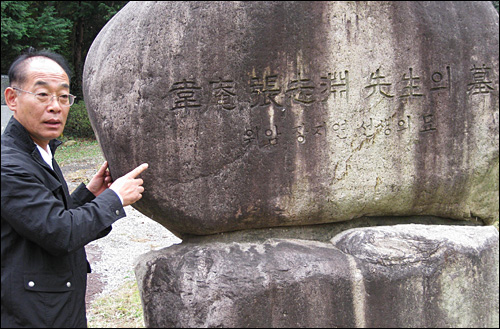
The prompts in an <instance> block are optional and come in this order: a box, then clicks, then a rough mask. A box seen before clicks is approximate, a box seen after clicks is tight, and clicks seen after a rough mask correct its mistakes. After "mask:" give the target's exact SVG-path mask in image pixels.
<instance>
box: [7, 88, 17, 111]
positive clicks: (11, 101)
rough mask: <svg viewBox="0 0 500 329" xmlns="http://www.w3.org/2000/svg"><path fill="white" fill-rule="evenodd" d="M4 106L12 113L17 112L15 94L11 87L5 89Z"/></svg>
mask: <svg viewBox="0 0 500 329" xmlns="http://www.w3.org/2000/svg"><path fill="white" fill-rule="evenodd" d="M4 96H5V104H7V106H8V107H9V109H10V110H11V111H13V112H16V111H17V92H16V91H15V90H14V89H12V87H7V88H6V89H5V92H4Z"/></svg>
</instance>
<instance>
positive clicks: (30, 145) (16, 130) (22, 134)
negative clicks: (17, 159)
mask: <svg viewBox="0 0 500 329" xmlns="http://www.w3.org/2000/svg"><path fill="white" fill-rule="evenodd" d="M4 135H6V136H10V137H11V138H13V139H14V143H16V144H17V145H18V146H19V147H20V148H21V149H22V150H23V151H25V152H28V153H32V152H33V151H35V150H36V144H35V142H33V139H31V137H30V135H29V133H28V131H27V130H26V128H24V126H23V125H22V124H21V123H19V121H17V120H16V119H14V117H13V116H12V117H11V118H10V121H9V123H8V124H7V127H5V131H4ZM61 144H62V142H61V141H59V140H57V139H53V140H51V141H50V142H49V147H50V150H51V151H52V154H55V152H56V149H57V147H58V146H59V145H61Z"/></svg>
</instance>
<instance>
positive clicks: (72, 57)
mask: <svg viewBox="0 0 500 329" xmlns="http://www.w3.org/2000/svg"><path fill="white" fill-rule="evenodd" d="M126 3H127V1H2V2H1V8H2V39H1V44H2V50H1V55H2V63H1V71H2V74H7V72H8V70H9V66H10V64H11V63H12V61H13V60H14V59H15V58H16V57H17V56H18V55H20V54H21V53H22V51H23V50H24V49H27V48H29V47H33V48H35V49H40V50H41V49H47V50H52V51H55V52H58V53H60V54H61V55H63V56H64V57H65V58H66V59H67V61H68V63H69V64H70V66H71V68H72V70H73V72H74V77H73V79H72V81H71V83H72V86H71V92H72V94H74V95H76V96H78V97H79V98H83V97H82V96H83V93H82V90H81V80H82V73H83V63H84V60H85V57H86V56H87V52H88V49H89V48H90V46H91V44H92V42H93V41H94V39H95V37H96V36H97V34H98V33H99V31H100V30H101V29H102V27H103V26H104V25H105V24H106V23H107V22H108V21H109V20H110V19H111V17H113V15H114V14H116V13H117V12H118V10H120V9H121V8H122V7H123V6H124V5H125V4H126Z"/></svg>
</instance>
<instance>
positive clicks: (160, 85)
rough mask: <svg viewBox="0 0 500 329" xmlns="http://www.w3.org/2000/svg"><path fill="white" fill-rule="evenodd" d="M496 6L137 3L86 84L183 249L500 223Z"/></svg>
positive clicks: (100, 118)
mask: <svg viewBox="0 0 500 329" xmlns="http://www.w3.org/2000/svg"><path fill="white" fill-rule="evenodd" d="M498 40H499V38H498V13H497V12H496V11H495V9H494V7H493V6H492V4H491V3H489V2H465V1H460V2H402V1H397V2H381V1H373V2H372V1H368V2H344V1H328V2H308V1H300V2H295V1H276V2H275V1H266V2H245V1H244V2H236V1H235V2H232V1H231V2H224V1H223V2H211V1H210V2H209V1H207V2H203V1H185V2H170V1H165V2H163V1H160V2H147V1H143V2H130V3H128V4H127V5H126V6H125V7H124V8H123V9H122V10H121V11H120V12H118V13H117V14H116V15H115V16H114V17H113V19H112V20H110V22H109V23H108V24H107V25H106V26H105V27H104V28H103V29H102V31H101V32H100V33H99V35H98V36H97V38H96V39H95V41H94V43H93V44H92V47H91V49H90V50H89V53H88V56H87V59H86V62H85V69H84V77H83V86H84V98H85V103H86V106H87V109H88V111H89V116H90V119H91V123H92V126H93V128H94V130H95V133H96V136H97V138H98V140H99V143H100V145H101V147H102V150H103V153H104V155H105V157H106V159H107V160H108V162H109V165H110V169H111V173H112V175H113V177H115V178H116V177H119V176H121V175H123V174H125V173H127V172H128V171H130V170H132V169H133V168H134V167H136V166H138V165H139V164H141V163H143V162H147V163H149V165H150V167H149V169H148V170H147V171H146V172H145V173H144V174H143V175H142V178H143V179H144V181H145V183H144V186H145V188H146V192H145V193H144V195H143V199H141V200H140V201H139V202H138V203H136V204H135V205H134V207H136V208H137V209H138V210H140V211H141V212H142V213H144V214H146V215H147V216H149V217H150V218H152V219H153V220H155V221H157V222H159V223H160V224H162V225H164V226H165V227H166V228H168V229H169V230H170V231H172V232H173V233H174V234H176V235H178V236H180V237H182V236H188V235H206V234H214V233H219V232H228V231H234V230H243V229H250V228H265V227H277V226H291V225H311V224H320V223H329V222H339V221H346V220H352V219H355V218H360V217H362V216H411V215H430V216H438V217H444V218H453V219H457V220H480V221H483V222H485V223H487V224H490V223H492V222H494V221H495V220H498V201H499V200H498V168H499V167H498V153H499V152H498V149H499V125H498V122H499V116H498V113H499V112H498V88H499V85H498V57H499V56H498V55H499V52H498V49H499V48H498V47H499V44H498Z"/></svg>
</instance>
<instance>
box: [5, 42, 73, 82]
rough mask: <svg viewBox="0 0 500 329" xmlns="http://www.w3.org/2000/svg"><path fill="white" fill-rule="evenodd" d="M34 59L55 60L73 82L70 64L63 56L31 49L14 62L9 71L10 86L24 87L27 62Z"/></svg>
mask: <svg viewBox="0 0 500 329" xmlns="http://www.w3.org/2000/svg"><path fill="white" fill-rule="evenodd" d="M34 57H45V58H48V59H51V60H53V61H54V62H56V63H57V64H59V66H60V67H62V69H63V70H64V72H66V75H67V76H68V79H69V80H70V81H71V70H70V68H69V65H68V62H67V61H66V59H64V57H63V56H61V55H59V54H56V53H54V52H51V51H49V50H36V49H35V48H32V47H29V48H28V49H27V50H26V51H25V52H24V53H23V54H21V55H20V56H18V57H17V58H16V59H15V60H14V62H13V63H12V64H11V66H10V69H9V84H10V86H12V85H13V83H16V84H20V85H23V84H24V83H25V82H26V74H25V71H26V70H25V69H26V63H27V60H28V59H30V58H34Z"/></svg>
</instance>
